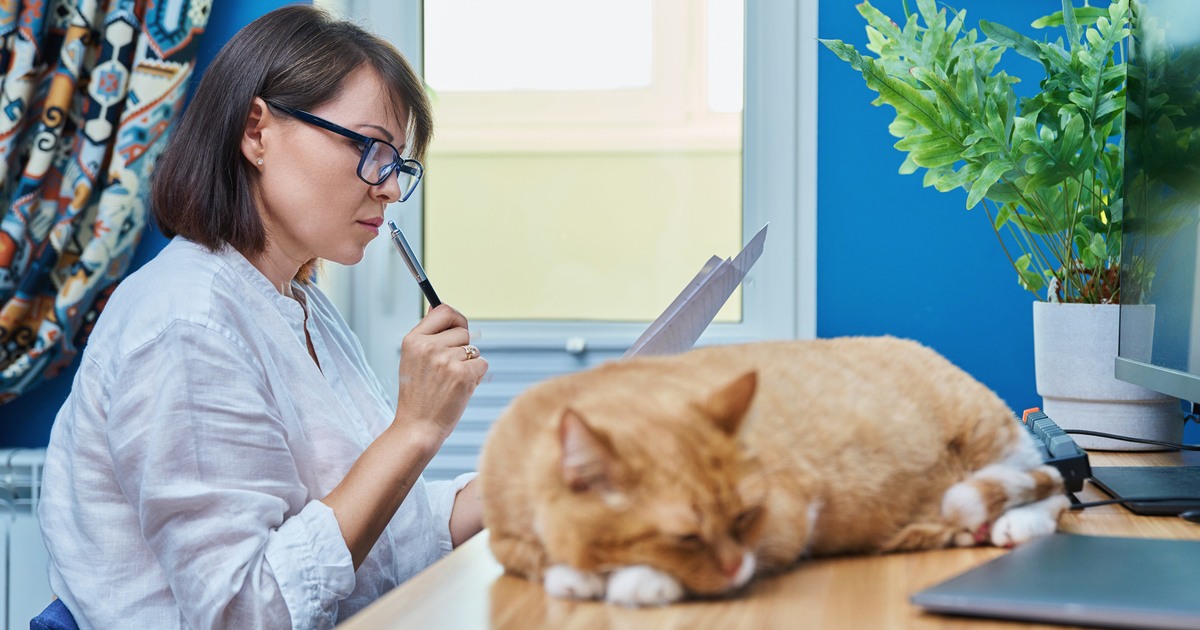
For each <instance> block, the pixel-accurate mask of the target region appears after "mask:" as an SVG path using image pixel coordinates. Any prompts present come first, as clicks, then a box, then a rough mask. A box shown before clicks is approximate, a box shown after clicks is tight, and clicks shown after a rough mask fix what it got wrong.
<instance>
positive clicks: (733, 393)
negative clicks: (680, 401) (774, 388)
mask: <svg viewBox="0 0 1200 630" xmlns="http://www.w3.org/2000/svg"><path fill="white" fill-rule="evenodd" d="M757 388H758V372H754V371H750V372H746V373H745V374H743V375H741V376H739V377H737V378H735V379H733V380H732V381H730V382H729V383H728V384H726V385H725V386H723V387H721V388H720V389H718V390H717V391H715V392H713V393H712V394H711V395H709V397H708V399H707V400H705V401H704V404H703V405H701V409H703V410H704V413H706V414H707V415H708V416H709V417H711V418H712V420H713V423H714V424H716V425H717V428H718V429H720V430H722V431H724V432H725V433H726V434H728V435H736V434H737V432H738V428H739V427H741V426H742V419H743V418H745V417H746V411H747V410H749V409H750V402H751V401H753V400H754V391H755V390H756V389H757Z"/></svg>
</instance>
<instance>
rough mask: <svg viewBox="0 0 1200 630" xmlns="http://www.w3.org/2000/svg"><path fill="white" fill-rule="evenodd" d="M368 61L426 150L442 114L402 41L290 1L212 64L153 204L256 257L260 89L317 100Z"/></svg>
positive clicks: (259, 239) (179, 229) (419, 152)
mask: <svg viewBox="0 0 1200 630" xmlns="http://www.w3.org/2000/svg"><path fill="white" fill-rule="evenodd" d="M364 65H365V66H366V67H369V68H371V69H373V70H374V71H375V72H376V74H378V75H379V78H380V80H381V81H382V82H383V84H384V86H385V87H386V89H387V90H388V93H389V95H390V97H391V101H392V103H394V105H395V108H396V111H395V112H394V114H395V115H396V119H397V120H401V119H402V116H401V114H403V113H407V114H408V119H409V128H408V129H406V130H404V131H405V133H406V134H407V135H408V146H409V150H410V153H411V155H412V157H414V158H416V159H421V158H422V157H424V154H425V149H426V147H427V146H428V145H429V139H430V136H431V135H432V133H433V114H432V112H431V108H430V105H429V98H428V97H427V96H426V94H425V90H424V86H423V85H422V83H421V79H420V78H419V77H418V76H417V74H416V73H415V72H414V71H413V69H412V67H411V66H410V65H409V64H408V62H407V61H405V59H404V57H403V56H401V54H400V53H399V51H397V50H396V48H395V47H394V46H392V45H391V44H389V43H388V42H387V41H385V40H383V39H381V38H380V37H378V36H376V35H374V34H372V33H369V32H367V31H366V30H364V29H362V28H360V27H358V26H357V25H355V24H352V23H350V22H345V21H341V20H336V19H333V18H332V17H330V16H329V15H328V14H327V13H325V12H323V11H321V10H320V9H316V8H313V7H311V6H308V5H292V6H286V7H282V8H280V9H276V10H274V11H271V12H270V13H268V14H266V15H264V16H262V17H260V18H258V19H257V20H254V21H253V22H251V23H250V24H249V25H247V26H246V27H245V28H243V29H242V30H241V31H238V33H237V34H236V35H234V36H233V38H231V39H230V40H229V42H228V43H227V44H225V46H224V47H223V48H221V51H220V52H219V53H218V54H217V56H216V58H215V59H213V61H212V63H210V64H209V66H208V69H207V70H206V71H205V72H204V77H203V78H202V79H201V81H200V85H199V86H198V87H197V88H196V93H195V94H194V95H193V97H192V101H191V104H189V105H188V107H187V110H186V111H185V112H184V113H183V117H182V118H181V119H180V121H179V126H178V128H177V129H176V130H175V133H174V135H173V136H172V138H171V139H170V141H169V142H168V144H167V148H166V150H165V151H164V152H163V154H162V156H161V157H160V158H159V161H158V165H157V167H156V172H155V174H154V177H153V181H152V183H151V188H150V206H151V209H152V212H153V215H154V219H155V221H156V222H157V223H158V226H159V228H160V229H161V230H162V231H163V234H165V235H166V236H167V237H168V238H170V237H173V236H175V235H177V234H178V235H180V236H183V237H185V238H188V239H189V240H192V241H195V242H197V243H201V244H203V245H205V246H206V247H208V248H209V249H212V250H214V251H215V250H217V249H219V248H220V247H222V246H223V245H224V244H226V243H227V244H229V245H231V246H233V247H234V248H235V249H237V250H238V251H239V252H241V253H242V254H243V255H245V256H247V257H250V256H254V255H256V254H259V253H262V252H263V250H265V249H266V245H267V234H266V229H265V227H264V226H263V222H262V219H261V217H260V216H259V214H258V209H257V207H256V206H255V203H254V195H253V193H254V186H255V184H256V180H257V178H258V171H257V170H256V169H255V168H254V167H253V166H251V165H250V164H249V162H247V160H246V159H245V158H244V157H243V156H242V151H241V141H242V133H243V131H244V129H245V125H246V119H247V117H248V116H249V114H250V106H251V103H252V101H253V100H254V97H256V96H260V97H262V98H263V99H264V100H268V101H271V102H273V103H278V104H280V105H283V106H285V107H289V108H294V109H303V110H311V109H314V108H316V107H318V106H320V105H322V104H324V103H328V102H329V101H331V100H333V99H335V98H337V97H338V95H339V94H340V93H341V91H342V87H343V84H344V83H345V79H346V77H347V76H349V75H350V74H352V73H353V72H354V71H355V70H357V69H358V68H360V67H363V66H364ZM402 108H407V110H406V111H405V110H403V109H402ZM311 271H312V265H311V264H308V265H305V266H304V267H303V268H301V269H300V273H299V274H297V279H299V280H302V281H303V280H308V278H309V275H310V274H311Z"/></svg>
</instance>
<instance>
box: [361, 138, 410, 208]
mask: <svg viewBox="0 0 1200 630" xmlns="http://www.w3.org/2000/svg"><path fill="white" fill-rule="evenodd" d="M402 163H403V160H401V159H400V154H398V153H396V149H394V148H392V147H391V146H390V145H388V144H386V143H383V142H372V143H371V146H370V147H369V148H367V154H366V156H365V157H364V158H363V161H362V167H361V168H360V169H359V171H360V172H359V176H360V177H362V178H363V180H365V181H367V182H368V183H370V184H371V185H373V186H374V185H378V184H380V183H382V182H383V180H385V179H387V178H388V176H389V175H391V174H392V173H393V172H395V173H396V181H397V182H398V183H399V184H400V198H401V199H402V200H403V199H408V196H409V195H411V194H412V191H413V189H414V188H416V187H417V182H418V181H420V175H419V174H418V173H410V172H408V171H410V170H413V169H407V168H401V164H402Z"/></svg>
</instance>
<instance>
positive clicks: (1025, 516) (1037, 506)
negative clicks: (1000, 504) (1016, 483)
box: [992, 495, 1069, 547]
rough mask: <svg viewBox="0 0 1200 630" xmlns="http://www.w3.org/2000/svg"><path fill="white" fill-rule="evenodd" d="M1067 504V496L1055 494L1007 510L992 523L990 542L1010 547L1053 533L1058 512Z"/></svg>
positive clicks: (1060, 512)
mask: <svg viewBox="0 0 1200 630" xmlns="http://www.w3.org/2000/svg"><path fill="white" fill-rule="evenodd" d="M1068 505H1069V501H1068V500H1067V497H1065V496H1062V495H1057V496H1053V497H1050V498H1047V499H1042V500H1041V501H1038V502H1036V503H1030V504H1029V505H1022V506H1021V507H1016V508H1012V509H1011V510H1008V511H1007V512H1005V513H1004V514H1001V515H1000V518H997V519H996V522H995V523H993V524H992V544H993V545H996V546H997V547H1012V546H1014V545H1020V544H1022V543H1026V542H1029V541H1030V540H1033V539H1034V538H1038V537H1041V536H1049V535H1050V534H1053V533H1054V530H1056V529H1058V516H1059V514H1062V511H1063V510H1065V509H1066V508H1067V506H1068Z"/></svg>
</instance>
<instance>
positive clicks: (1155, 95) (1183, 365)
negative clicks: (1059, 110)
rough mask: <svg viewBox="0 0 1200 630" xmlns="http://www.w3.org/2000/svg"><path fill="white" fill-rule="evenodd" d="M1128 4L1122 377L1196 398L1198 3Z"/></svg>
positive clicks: (1199, 380)
mask: <svg viewBox="0 0 1200 630" xmlns="http://www.w3.org/2000/svg"><path fill="white" fill-rule="evenodd" d="M1132 5H1133V10H1134V31H1133V37H1132V38H1131V42H1130V46H1129V58H1128V61H1129V66H1128V67H1129V74H1128V81H1127V83H1126V88H1127V94H1126V112H1125V137H1124V141H1125V168H1124V184H1125V202H1124V209H1123V217H1122V221H1121V225H1120V228H1121V234H1122V245H1121V324H1120V345H1119V350H1118V356H1117V362H1116V376H1117V378H1119V379H1121V380H1124V381H1128V382H1131V383H1134V384H1137V385H1140V386H1142V387H1146V388H1149V389H1152V390H1155V391H1158V392H1161V393H1164V394H1168V395H1171V396H1176V397H1178V398H1181V399H1183V400H1187V401H1191V402H1200V248H1198V247H1197V244H1198V243H1200V222H1198V221H1197V218H1198V216H1200V2H1197V1H1195V0H1135V1H1134V2H1133V3H1132Z"/></svg>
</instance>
